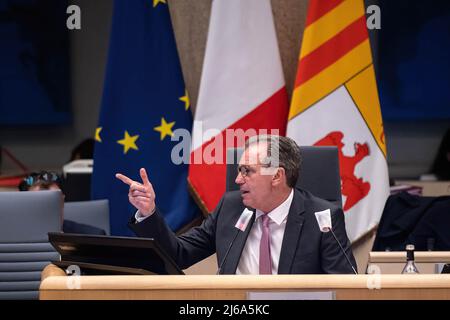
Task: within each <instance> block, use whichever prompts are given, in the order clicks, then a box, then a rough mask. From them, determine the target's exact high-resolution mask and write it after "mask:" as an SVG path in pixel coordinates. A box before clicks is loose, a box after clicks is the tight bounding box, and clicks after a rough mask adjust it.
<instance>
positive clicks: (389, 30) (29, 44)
mask: <svg viewBox="0 0 450 320" xmlns="http://www.w3.org/2000/svg"><path fill="white" fill-rule="evenodd" d="M373 3H375V4H378V5H379V6H380V8H381V29H380V30H372V31H371V38H372V46H373V55H374V62H375V68H376V76H377V82H378V87H379V94H380V101H381V108H382V113H383V122H384V129H385V137H386V141H387V147H388V164H389V175H390V177H391V178H394V179H417V178H418V177H420V176H421V175H422V174H425V173H427V172H428V171H429V170H430V167H431V165H432V162H433V160H434V158H435V156H436V153H437V150H438V147H439V144H440V142H441V139H442V137H443V135H444V133H445V131H446V130H447V128H448V127H449V126H450V90H449V88H450V59H449V57H450V41H449V39H450V3H449V2H447V1H440V0H434V1H428V2H423V1H406V0H399V1H387V0H381V1H366V5H369V4H373ZM70 4H76V5H78V6H79V7H80V9H81V30H68V29H67V28H66V19H67V17H68V14H67V13H66V8H67V6H68V5H70ZM307 5H308V1H307V0H273V1H272V8H273V13H274V20H275V27H276V31H277V37H278V43H279V48H280V53H281V59H282V64H283V69H284V75H285V79H286V85H287V89H288V94H289V96H290V95H291V94H292V87H293V84H294V80H295V75H296V70H297V62H298V54H299V49H300V44H301V40H302V32H303V28H304V23H305V17H306V12H307ZM169 8H170V13H171V19H172V24H173V28H174V32H175V37H176V42H177V47H178V51H179V56H180V59H181V64H182V70H183V75H184V79H185V83H186V87H187V89H188V92H189V94H190V98H191V105H192V111H193V112H195V106H196V101H197V94H198V88H199V82H200V76H201V71H202V63H203V57H204V52H205V46H206V38H207V31H208V23H209V15H210V10H211V0H171V1H169ZM112 9H113V1H112V0H95V1H89V0H76V1H70V2H69V1H65V0H45V1H44V0H35V1H32V0H0V39H1V41H0V146H1V147H2V148H4V149H5V150H6V152H7V153H8V155H6V154H5V152H3V153H2V157H1V167H0V170H1V174H2V175H3V176H4V175H14V174H19V173H21V168H20V166H19V165H18V163H21V164H23V165H24V166H25V167H26V168H28V169H29V170H30V171H33V170H41V169H48V170H55V171H61V168H62V166H63V165H64V164H66V163H67V162H68V161H69V160H70V157H71V152H72V150H73V149H74V148H75V147H76V146H77V145H78V144H79V143H80V142H81V141H83V140H84V139H86V138H92V137H93V136H94V132H95V128H96V126H97V122H98V117H99V109H100V105H101V97H102V90H103V80H104V76H105V74H104V71H105V64H106V60H107V54H108V44H109V36H110V28H111V17H112ZM11 156H12V157H14V158H15V159H16V160H17V161H14V160H12V157H11Z"/></svg>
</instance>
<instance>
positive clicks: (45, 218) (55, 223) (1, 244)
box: [0, 191, 62, 300]
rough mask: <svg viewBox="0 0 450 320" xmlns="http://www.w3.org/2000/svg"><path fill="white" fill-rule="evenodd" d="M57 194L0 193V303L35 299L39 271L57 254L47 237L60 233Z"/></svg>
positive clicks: (59, 208) (39, 275)
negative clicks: (11, 300)
mask: <svg viewBox="0 0 450 320" xmlns="http://www.w3.org/2000/svg"><path fill="white" fill-rule="evenodd" d="M61 201H62V198H61V193H60V192H59V191H39V192H17V191H16V192H0V300H1V299H37V298H38V296H39V285H40V282H41V271H42V270H43V269H44V267H45V266H46V265H48V264H49V263H50V262H51V261H55V260H59V254H58V253H57V252H56V251H55V250H54V249H53V247H52V246H51V245H50V243H49V242H48V235H47V233H48V232H50V231H54V232H56V231H61V209H62V208H61Z"/></svg>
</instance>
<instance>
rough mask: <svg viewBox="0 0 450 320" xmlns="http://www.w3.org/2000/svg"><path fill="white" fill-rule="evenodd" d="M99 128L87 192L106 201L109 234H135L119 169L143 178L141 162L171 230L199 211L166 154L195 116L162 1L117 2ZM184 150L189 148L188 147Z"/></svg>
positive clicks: (180, 169) (184, 168) (181, 168)
mask: <svg viewBox="0 0 450 320" xmlns="http://www.w3.org/2000/svg"><path fill="white" fill-rule="evenodd" d="M106 68H107V69H106V76H105V84H104V90H103V99H102V106H101V112H100V119H99V126H98V128H97V130H96V134H95V136H96V145H95V154H94V173H93V179H92V190H93V191H92V192H93V198H94V199H104V198H107V199H109V201H110V210H111V219H110V220H111V233H112V234H114V235H132V232H131V231H130V230H129V229H128V228H127V223H128V219H129V217H130V216H131V215H133V214H134V213H135V211H136V209H135V208H134V207H133V206H132V205H131V204H129V202H128V186H127V185H125V184H123V183H122V182H121V181H119V180H117V179H116V178H115V176H114V175H115V173H118V172H120V173H123V174H125V175H127V176H128V177H130V178H131V179H133V180H136V181H141V179H140V176H139V169H140V168H146V170H147V174H148V176H149V179H150V181H151V183H152V184H153V188H154V190H155V192H156V205H157V206H158V208H159V209H160V210H161V212H162V213H164V214H165V219H166V221H167V222H168V224H169V226H170V227H171V228H172V230H178V229H179V228H180V227H182V226H184V225H186V224H187V223H189V222H191V221H193V220H194V219H195V218H196V217H198V216H199V215H200V211H199V209H198V208H197V206H196V205H195V203H194V202H193V201H192V199H191V198H190V195H189V193H188V186H187V173H188V164H181V165H176V164H174V163H173V161H172V159H171V152H172V148H173V147H174V146H175V145H176V144H177V143H178V142H174V141H171V137H172V136H173V132H174V130H176V129H180V128H184V129H187V130H189V132H190V130H191V126H192V114H191V110H190V105H189V98H188V95H187V92H186V89H185V86H184V81H183V76H182V73H181V66H180V62H179V59H178V54H177V49H176V46H175V38H174V35H173V30H172V25H171V21H170V14H169V9H168V7H167V4H166V1H165V0H133V1H126V0H116V1H115V2H114V13H113V24H112V31H111V39H110V47H109V57H108V64H107V67H106ZM187 152H189V150H187Z"/></svg>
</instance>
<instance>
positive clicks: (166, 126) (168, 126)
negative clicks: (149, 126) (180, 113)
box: [153, 118, 175, 140]
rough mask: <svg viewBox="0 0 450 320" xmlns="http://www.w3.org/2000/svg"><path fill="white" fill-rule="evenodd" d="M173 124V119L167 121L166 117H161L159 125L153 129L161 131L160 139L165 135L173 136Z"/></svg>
mask: <svg viewBox="0 0 450 320" xmlns="http://www.w3.org/2000/svg"><path fill="white" fill-rule="evenodd" d="M174 125H175V121H173V122H169V123H167V122H166V119H164V118H161V125H160V126H157V127H154V128H153V129H154V130H155V131H158V132H160V133H161V140H163V139H164V138H165V137H166V136H173V132H172V127H173V126H174Z"/></svg>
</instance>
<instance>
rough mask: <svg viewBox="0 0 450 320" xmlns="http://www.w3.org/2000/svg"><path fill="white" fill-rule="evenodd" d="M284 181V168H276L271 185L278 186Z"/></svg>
mask: <svg viewBox="0 0 450 320" xmlns="http://www.w3.org/2000/svg"><path fill="white" fill-rule="evenodd" d="M285 181H286V171H285V170H284V168H281V167H280V168H278V169H277V172H276V173H275V174H274V175H273V177H272V185H274V186H276V185H280V184H281V183H284V182H285Z"/></svg>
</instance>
